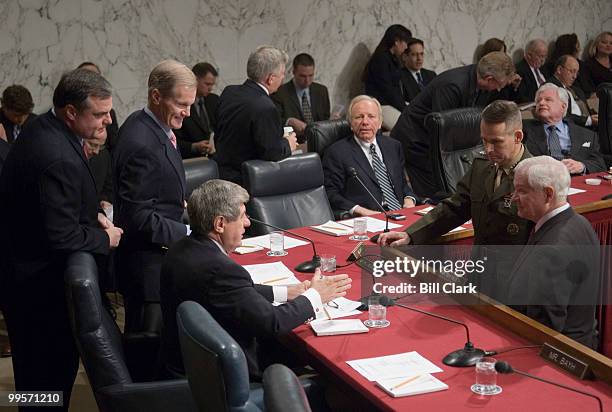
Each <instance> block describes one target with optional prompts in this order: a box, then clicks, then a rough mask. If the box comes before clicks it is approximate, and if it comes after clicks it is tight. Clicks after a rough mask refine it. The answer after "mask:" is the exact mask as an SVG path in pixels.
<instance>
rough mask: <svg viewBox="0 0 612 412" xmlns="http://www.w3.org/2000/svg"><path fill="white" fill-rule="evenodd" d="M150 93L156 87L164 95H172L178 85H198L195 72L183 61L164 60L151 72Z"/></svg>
mask: <svg viewBox="0 0 612 412" xmlns="http://www.w3.org/2000/svg"><path fill="white" fill-rule="evenodd" d="M148 84H149V95H150V94H151V92H152V91H153V90H154V89H157V90H159V92H160V94H161V95H162V96H163V97H170V96H172V95H173V94H172V93H173V91H174V88H175V87H176V86H185V87H193V88H195V87H197V85H198V82H197V80H196V77H195V74H193V72H192V71H191V69H190V68H189V67H187V66H185V65H184V64H183V63H180V62H177V61H176V60H163V61H161V62H159V63H158V64H157V66H155V67H154V68H153V70H151V74H149V83H148Z"/></svg>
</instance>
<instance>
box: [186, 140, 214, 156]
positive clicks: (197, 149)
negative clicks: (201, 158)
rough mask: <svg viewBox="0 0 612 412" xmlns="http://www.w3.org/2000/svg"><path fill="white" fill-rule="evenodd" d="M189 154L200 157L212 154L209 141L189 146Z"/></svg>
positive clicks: (201, 141)
mask: <svg viewBox="0 0 612 412" xmlns="http://www.w3.org/2000/svg"><path fill="white" fill-rule="evenodd" d="M191 152H192V153H197V154H201V155H207V154H212V153H213V145H212V144H211V143H210V140H200V141H199V142H195V143H192V144H191Z"/></svg>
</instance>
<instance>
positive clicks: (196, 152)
mask: <svg viewBox="0 0 612 412" xmlns="http://www.w3.org/2000/svg"><path fill="white" fill-rule="evenodd" d="M191 70H192V71H193V74H195V77H196V80H197V82H198V87H197V90H196V100H195V102H194V103H193V104H192V105H191V110H190V112H191V115H190V116H189V117H188V118H186V119H185V120H184V121H183V126H182V127H181V128H180V129H177V130H175V131H174V133H176V141H177V143H178V146H179V149H180V151H181V155H182V156H183V159H189V158H191V157H198V156H208V155H212V154H213V153H214V152H215V150H214V146H213V145H212V140H211V137H212V134H213V132H214V130H215V126H216V124H217V107H218V106H219V96H218V95H216V94H214V93H211V92H212V89H213V87H215V83H216V82H217V76H218V75H219V73H218V72H217V69H215V68H214V66H213V65H212V64H210V63H206V62H204V63H198V64H196V65H195V66H193V68H192V69H191Z"/></svg>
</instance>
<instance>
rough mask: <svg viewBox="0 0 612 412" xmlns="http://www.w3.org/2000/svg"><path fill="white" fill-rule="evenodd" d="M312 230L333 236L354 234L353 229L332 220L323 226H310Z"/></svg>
mask: <svg viewBox="0 0 612 412" xmlns="http://www.w3.org/2000/svg"><path fill="white" fill-rule="evenodd" d="M310 228H311V229H312V230H315V231H317V232H321V233H325V234H326V235H332V236H346V235H352V234H353V228H351V227H349V226H346V225H343V224H341V223H338V222H334V221H332V220H329V221H327V222H325V223H323V224H322V225H316V226H310Z"/></svg>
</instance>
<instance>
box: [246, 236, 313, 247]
mask: <svg viewBox="0 0 612 412" xmlns="http://www.w3.org/2000/svg"><path fill="white" fill-rule="evenodd" d="M284 243H285V249H291V248H294V247H297V246H302V245H307V244H308V242H304V241H303V240H299V239H294V238H292V237H289V236H287V235H285V236H284ZM241 246H242V247H245V246H260V247H263V248H266V249H270V235H263V236H256V237H250V238H248V239H242V242H241Z"/></svg>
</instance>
